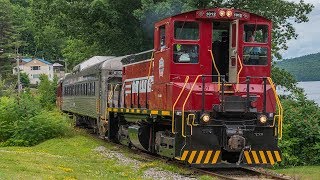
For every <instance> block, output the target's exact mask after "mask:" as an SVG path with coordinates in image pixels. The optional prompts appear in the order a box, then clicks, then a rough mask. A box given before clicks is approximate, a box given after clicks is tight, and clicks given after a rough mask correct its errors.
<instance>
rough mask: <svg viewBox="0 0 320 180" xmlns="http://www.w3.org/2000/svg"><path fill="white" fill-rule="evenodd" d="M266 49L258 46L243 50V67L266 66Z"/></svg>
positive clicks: (247, 47)
mask: <svg viewBox="0 0 320 180" xmlns="http://www.w3.org/2000/svg"><path fill="white" fill-rule="evenodd" d="M267 52H268V49H267V48H266V47H259V46H246V47H244V48H243V62H244V64H245V65H267V64H268V58H267Z"/></svg>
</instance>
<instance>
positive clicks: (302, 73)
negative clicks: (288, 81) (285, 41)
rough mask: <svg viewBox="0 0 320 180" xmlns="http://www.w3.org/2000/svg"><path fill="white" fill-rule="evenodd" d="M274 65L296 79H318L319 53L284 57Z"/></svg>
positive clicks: (319, 68)
mask: <svg viewBox="0 0 320 180" xmlns="http://www.w3.org/2000/svg"><path fill="white" fill-rule="evenodd" d="M276 66H278V67H279V68H283V69H285V70H287V71H289V72H290V73H291V74H293V75H294V77H295V78H296V79H297V81H320V53H316V54H309V55H305V56H301V57H296V58H292V59H285V60H283V61H280V62H277V63H276Z"/></svg>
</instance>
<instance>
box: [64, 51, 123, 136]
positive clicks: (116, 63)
mask: <svg viewBox="0 0 320 180" xmlns="http://www.w3.org/2000/svg"><path fill="white" fill-rule="evenodd" d="M125 57H126V56H123V57H106V58H105V60H103V61H102V62H99V63H97V64H94V65H92V66H89V67H86V68H84V69H82V70H78V71H74V72H73V73H71V74H68V75H66V77H65V78H64V79H63V80H62V81H61V91H62V93H61V102H60V103H59V104H60V107H61V110H62V111H64V112H67V113H70V114H73V117H74V118H75V119H76V123H77V125H84V126H88V127H93V129H94V130H95V131H99V132H100V134H101V135H102V136H104V134H105V128H106V126H107V121H106V107H108V106H111V105H112V106H114V107H118V106H120V102H121V99H120V96H121V95H120V92H121V91H120V90H121V88H122V86H121V80H122V63H121V60H122V59H123V58H125ZM98 128H100V129H98ZM103 132H104V133H103Z"/></svg>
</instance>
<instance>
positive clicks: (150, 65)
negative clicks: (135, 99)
mask: <svg viewBox="0 0 320 180" xmlns="http://www.w3.org/2000/svg"><path fill="white" fill-rule="evenodd" d="M153 55H154V52H152V54H151V58H150V64H149V72H148V80H149V78H150V74H151V67H152V62H153V60H154V58H153Z"/></svg>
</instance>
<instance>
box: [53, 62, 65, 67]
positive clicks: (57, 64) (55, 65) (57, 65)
mask: <svg viewBox="0 0 320 180" xmlns="http://www.w3.org/2000/svg"><path fill="white" fill-rule="evenodd" d="M53 67H63V65H62V64H59V63H54V64H53Z"/></svg>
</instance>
